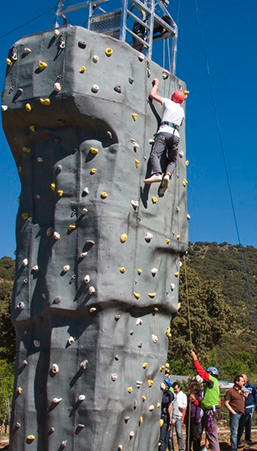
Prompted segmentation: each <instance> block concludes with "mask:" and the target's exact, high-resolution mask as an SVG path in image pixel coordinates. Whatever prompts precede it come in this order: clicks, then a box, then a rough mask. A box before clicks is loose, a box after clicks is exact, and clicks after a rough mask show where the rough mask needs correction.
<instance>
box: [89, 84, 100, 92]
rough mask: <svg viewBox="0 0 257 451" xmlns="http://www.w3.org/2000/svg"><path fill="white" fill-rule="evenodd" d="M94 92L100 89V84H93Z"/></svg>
mask: <svg viewBox="0 0 257 451" xmlns="http://www.w3.org/2000/svg"><path fill="white" fill-rule="evenodd" d="M91 91H92V92H98V91H99V86H98V85H93V86H92V88H91Z"/></svg>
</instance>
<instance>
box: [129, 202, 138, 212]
mask: <svg viewBox="0 0 257 451" xmlns="http://www.w3.org/2000/svg"><path fill="white" fill-rule="evenodd" d="M130 203H131V205H132V207H133V208H134V210H136V209H137V208H138V207H139V201H138V200H131V202H130Z"/></svg>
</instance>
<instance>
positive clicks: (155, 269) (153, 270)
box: [151, 268, 158, 277]
mask: <svg viewBox="0 0 257 451" xmlns="http://www.w3.org/2000/svg"><path fill="white" fill-rule="evenodd" d="M157 273H158V269H157V268H153V269H151V274H152V276H153V277H154V276H155V275H156V274H157Z"/></svg>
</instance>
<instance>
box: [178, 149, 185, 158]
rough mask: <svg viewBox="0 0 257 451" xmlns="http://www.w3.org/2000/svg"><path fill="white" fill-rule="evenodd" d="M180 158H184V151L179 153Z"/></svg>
mask: <svg viewBox="0 0 257 451" xmlns="http://www.w3.org/2000/svg"><path fill="white" fill-rule="evenodd" d="M179 156H180V158H183V156H184V152H183V150H181V151H180V152H179Z"/></svg>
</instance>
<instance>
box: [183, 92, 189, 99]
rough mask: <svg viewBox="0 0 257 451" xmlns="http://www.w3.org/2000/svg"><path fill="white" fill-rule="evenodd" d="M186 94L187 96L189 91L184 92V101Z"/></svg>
mask: <svg viewBox="0 0 257 451" xmlns="http://www.w3.org/2000/svg"><path fill="white" fill-rule="evenodd" d="M188 94H189V91H184V99H187V96H188Z"/></svg>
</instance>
